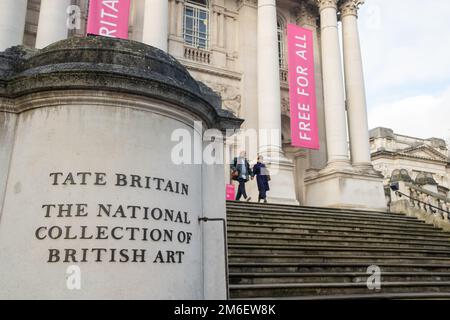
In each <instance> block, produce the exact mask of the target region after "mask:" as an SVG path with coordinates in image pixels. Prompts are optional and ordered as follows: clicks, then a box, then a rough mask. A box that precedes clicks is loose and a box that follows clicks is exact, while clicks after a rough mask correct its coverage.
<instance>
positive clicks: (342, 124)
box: [316, 0, 350, 168]
mask: <svg viewBox="0 0 450 320" xmlns="http://www.w3.org/2000/svg"><path fill="white" fill-rule="evenodd" d="M316 2H317V4H318V5H319V10H320V24H321V35H322V73H323V89H324V101H325V123H326V136H327V152H328V167H332V168H336V167H340V168H342V167H348V166H349V163H350V162H349V150H348V143H347V121H346V115H345V100H344V82H343V76H342V63H341V52H340V46H339V34H338V21H337V2H338V0H316Z"/></svg>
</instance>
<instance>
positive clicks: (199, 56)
mask: <svg viewBox="0 0 450 320" xmlns="http://www.w3.org/2000/svg"><path fill="white" fill-rule="evenodd" d="M184 58H185V59H188V60H192V61H195V62H200V63H207V64H210V63H211V53H210V52H209V51H206V50H202V49H197V48H193V47H184Z"/></svg>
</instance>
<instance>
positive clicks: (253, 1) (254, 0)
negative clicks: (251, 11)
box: [236, 0, 258, 10]
mask: <svg viewBox="0 0 450 320" xmlns="http://www.w3.org/2000/svg"><path fill="white" fill-rule="evenodd" d="M236 4H237V7H238V10H239V9H241V8H242V7H243V6H250V7H254V8H257V7H258V0H236Z"/></svg>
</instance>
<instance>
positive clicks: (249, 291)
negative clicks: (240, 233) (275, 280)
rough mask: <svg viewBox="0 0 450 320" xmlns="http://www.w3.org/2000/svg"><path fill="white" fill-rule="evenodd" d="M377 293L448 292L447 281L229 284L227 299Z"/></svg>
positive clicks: (449, 290)
mask: <svg viewBox="0 0 450 320" xmlns="http://www.w3.org/2000/svg"><path fill="white" fill-rule="evenodd" d="M380 293H382V294H385V293H396V294H398V293H411V294H414V293H420V294H423V293H450V282H448V281H423V282H383V283H382V286H381V290H369V289H368V288H367V285H366V284H365V283H283V284H253V285H230V295H231V298H258V297H287V296H316V295H349V294H352V295H354V294H358V295H361V294H366V295H367V294H380Z"/></svg>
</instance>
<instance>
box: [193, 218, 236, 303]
mask: <svg viewBox="0 0 450 320" xmlns="http://www.w3.org/2000/svg"><path fill="white" fill-rule="evenodd" d="M198 221H199V222H208V221H222V227H223V249H224V253H225V285H226V290H227V300H228V299H229V298H230V288H229V287H230V285H229V279H228V275H229V272H228V237H227V221H226V220H225V219H224V218H207V217H200V218H198Z"/></svg>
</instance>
